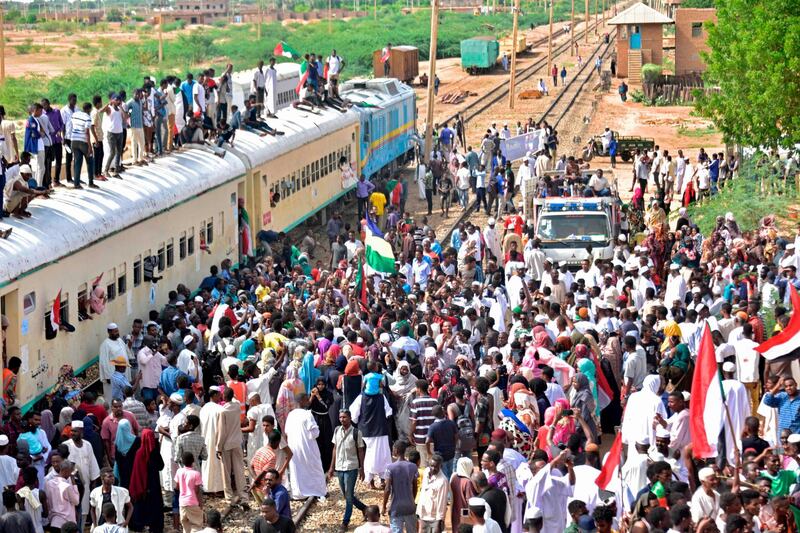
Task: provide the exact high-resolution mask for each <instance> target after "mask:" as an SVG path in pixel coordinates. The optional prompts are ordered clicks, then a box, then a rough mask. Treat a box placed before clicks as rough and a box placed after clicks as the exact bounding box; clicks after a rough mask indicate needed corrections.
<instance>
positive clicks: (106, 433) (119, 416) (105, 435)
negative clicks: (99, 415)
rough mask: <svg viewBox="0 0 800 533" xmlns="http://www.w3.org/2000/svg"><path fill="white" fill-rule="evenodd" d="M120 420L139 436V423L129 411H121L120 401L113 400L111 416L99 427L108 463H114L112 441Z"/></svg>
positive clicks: (115, 435)
mask: <svg viewBox="0 0 800 533" xmlns="http://www.w3.org/2000/svg"><path fill="white" fill-rule="evenodd" d="M122 420H127V421H128V422H130V423H131V429H132V430H133V434H134V435H138V434H139V423H138V422H137V421H136V417H135V416H134V415H133V413H131V412H130V411H124V410H123V409H122V402H121V401H119V400H114V401H112V402H111V416H107V417H106V419H105V420H103V422H102V424H101V426H100V438H101V439H103V447H104V448H105V450H106V454H107V455H108V459H109V462H110V463H113V462H114V452H115V449H114V441H115V440H116V438H117V427H118V426H119V423H120V421H122Z"/></svg>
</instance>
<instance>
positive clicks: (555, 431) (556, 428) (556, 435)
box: [547, 398, 575, 446]
mask: <svg viewBox="0 0 800 533" xmlns="http://www.w3.org/2000/svg"><path fill="white" fill-rule="evenodd" d="M555 409H556V411H555V414H554V417H553V424H552V425H551V426H550V433H549V434H548V436H547V443H548V445H550V446H558V445H565V446H566V444H567V441H569V438H570V437H571V436H572V435H573V434H575V417H574V416H572V415H570V414H568V410H570V409H571V407H570V404H569V401H567V400H566V399H564V398H559V399H558V400H556V405H555Z"/></svg>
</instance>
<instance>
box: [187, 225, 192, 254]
mask: <svg viewBox="0 0 800 533" xmlns="http://www.w3.org/2000/svg"><path fill="white" fill-rule="evenodd" d="M186 254H187V255H194V228H189V236H188V237H187V238H186Z"/></svg>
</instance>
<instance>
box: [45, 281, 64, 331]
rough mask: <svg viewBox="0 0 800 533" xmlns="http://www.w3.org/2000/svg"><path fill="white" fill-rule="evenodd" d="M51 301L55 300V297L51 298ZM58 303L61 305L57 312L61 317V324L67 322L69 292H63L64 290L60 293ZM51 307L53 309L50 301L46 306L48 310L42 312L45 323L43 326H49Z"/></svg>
mask: <svg viewBox="0 0 800 533" xmlns="http://www.w3.org/2000/svg"><path fill="white" fill-rule="evenodd" d="M53 301H55V298H53ZM60 305H61V312H60V313H59V318H60V319H61V324H62V325H65V324H69V294H68V293H65V292H62V293H61V301H60ZM52 309H53V303H52V302H50V305H49V306H48V311H47V312H46V313H45V314H44V323H45V324H46V326H45V327H49V324H50V316H51V314H52ZM54 338H55V337H54Z"/></svg>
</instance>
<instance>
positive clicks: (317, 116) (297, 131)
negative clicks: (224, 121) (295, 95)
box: [233, 107, 358, 166]
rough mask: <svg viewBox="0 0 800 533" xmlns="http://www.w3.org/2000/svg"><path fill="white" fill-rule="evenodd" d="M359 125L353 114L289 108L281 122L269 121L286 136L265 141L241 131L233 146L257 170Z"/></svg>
mask: <svg viewBox="0 0 800 533" xmlns="http://www.w3.org/2000/svg"><path fill="white" fill-rule="evenodd" d="M357 122H358V118H357V115H356V114H355V113H353V112H352V111H348V112H346V113H342V112H340V111H336V110H334V109H330V108H325V109H320V110H318V112H317V113H312V112H310V111H302V110H300V109H295V108H294V107H287V108H285V109H281V110H279V111H278V112H277V118H270V119H267V124H269V125H270V127H272V128H276V129H278V130H279V131H283V132H285V135H282V136H279V137H273V136H271V135H267V136H265V137H261V136H259V135H256V134H255V133H250V132H247V131H244V130H239V131H237V132H236V139H235V140H234V142H233V144H234V151H235V152H236V153H241V154H242V155H244V156H245V157H247V158H248V159H249V160H250V165H253V166H257V165H260V164H262V163H264V162H265V161H270V160H272V159H275V158H277V157H279V156H281V155H283V154H285V153H286V152H288V151H291V150H294V149H296V148H299V147H301V146H303V145H305V144H308V143H310V142H312V141H315V140H317V139H319V138H320V137H322V136H325V135H327V134H328V133H332V132H334V131H337V130H340V129H342V128H344V127H345V126H348V125H350V124H355V123H357Z"/></svg>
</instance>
